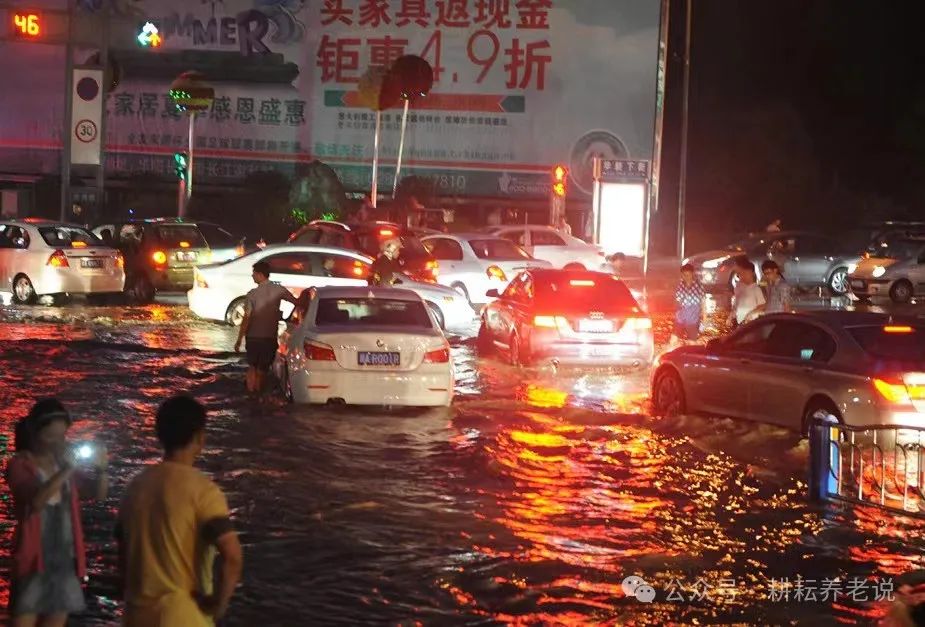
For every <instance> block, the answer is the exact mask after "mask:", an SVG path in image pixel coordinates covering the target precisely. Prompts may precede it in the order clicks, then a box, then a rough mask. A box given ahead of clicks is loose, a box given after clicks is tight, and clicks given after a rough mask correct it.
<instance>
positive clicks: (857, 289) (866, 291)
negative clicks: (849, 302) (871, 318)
mask: <svg viewBox="0 0 925 627" xmlns="http://www.w3.org/2000/svg"><path fill="white" fill-rule="evenodd" d="M848 285H849V288H850V289H851V292H852V293H853V294H854V295H856V296H888V295H889V293H890V287H891V286H892V285H893V281H892V280H890V279H856V278H852V279H850V280H849V282H848Z"/></svg>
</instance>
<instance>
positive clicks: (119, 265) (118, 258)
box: [116, 253, 125, 270]
mask: <svg viewBox="0 0 925 627" xmlns="http://www.w3.org/2000/svg"><path fill="white" fill-rule="evenodd" d="M116 267H117V268H119V269H120V270H125V257H123V256H122V253H116Z"/></svg>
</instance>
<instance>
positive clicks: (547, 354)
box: [530, 342, 655, 368]
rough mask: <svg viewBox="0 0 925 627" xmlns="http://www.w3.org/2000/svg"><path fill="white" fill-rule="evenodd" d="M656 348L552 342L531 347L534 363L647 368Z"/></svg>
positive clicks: (649, 344)
mask: <svg viewBox="0 0 925 627" xmlns="http://www.w3.org/2000/svg"><path fill="white" fill-rule="evenodd" d="M654 354H655V347H654V345H653V344H652V343H651V342H644V343H642V344H604V343H590V342H588V343H585V342H549V343H543V344H541V345H539V346H532V347H531V353H530V355H531V357H532V358H533V360H534V361H538V362H542V361H552V360H556V361H558V362H559V364H560V365H567V366H568V365H583V366H619V367H636V368H638V367H644V366H648V365H649V364H651V363H652V358H653V356H654Z"/></svg>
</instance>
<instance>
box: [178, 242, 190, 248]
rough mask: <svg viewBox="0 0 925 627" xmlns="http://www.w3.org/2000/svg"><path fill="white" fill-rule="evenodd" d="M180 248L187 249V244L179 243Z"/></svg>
mask: <svg viewBox="0 0 925 627" xmlns="http://www.w3.org/2000/svg"><path fill="white" fill-rule="evenodd" d="M180 248H189V242H180Z"/></svg>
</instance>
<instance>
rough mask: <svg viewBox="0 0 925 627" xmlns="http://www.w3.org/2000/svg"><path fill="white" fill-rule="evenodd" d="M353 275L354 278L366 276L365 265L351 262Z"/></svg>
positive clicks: (359, 262) (360, 262)
mask: <svg viewBox="0 0 925 627" xmlns="http://www.w3.org/2000/svg"><path fill="white" fill-rule="evenodd" d="M353 274H354V276H359V277H363V276H366V264H364V263H363V262H362V261H354V262H353Z"/></svg>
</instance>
